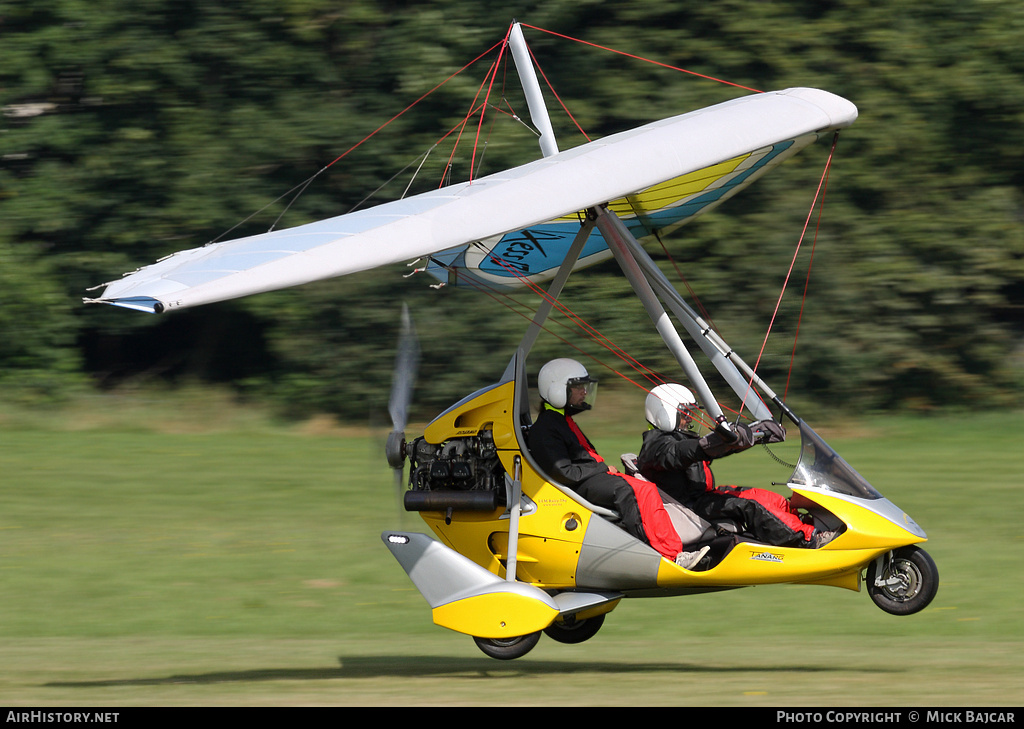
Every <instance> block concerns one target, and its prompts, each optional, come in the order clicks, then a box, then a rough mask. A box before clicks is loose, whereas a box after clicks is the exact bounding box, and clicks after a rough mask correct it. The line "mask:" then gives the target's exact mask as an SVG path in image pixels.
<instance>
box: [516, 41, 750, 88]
mask: <svg viewBox="0 0 1024 729" xmlns="http://www.w3.org/2000/svg"><path fill="white" fill-rule="evenodd" d="M520 25H522V26H523V27H524V28H533V29H534V30H539V31H540V32H542V33H548V34H550V35H553V36H557V37H558V38H565V39H566V40H571V41H575V42H576V43H581V44H583V45H585V46H590V47H592V48H599V49H601V50H602V51H609V52H611V53H618V54H619V55H620V56H626V57H627V58H633V59H636V60H638V61H643V62H644V63H652V64H654V65H655V66H661V67H662V68H667V69H670V70H672V71H679V72H680V73H688V74H690V75H691V76H697V77H699V78H703V79H707V80H708V81H715V82H717V83H720V84H726V85H728V86H735V87H736V88H740V89H744V90H746V91H753V92H754V93H758V94H761V93H764V92H763V91H761V90H759V89H752V88H750V87H749V86H743V85H742V84H737V83H733V82H732V81H725V80H723V79H720V78H715V77H714V76H707V75H705V74H702V73H697V72H696V71H689V70H687V69H685V68H679V67H678V66H670V65H669V64H667V63H662V62H661V61H655V60H652V59H650V58H644V57H643V56H636V55H634V54H632V53H626V52H625V51H619V50H616V49H615V48H609V47H607V46H602V45H598V44H597V43H591V42H589V41H585V40H581V39H580V38H573V37H572V36H570V35H563V34H562V33H556V32H555V31H553V30H546V29H545V28H538V27H537V26H536V25H527V24H526V23H520Z"/></svg>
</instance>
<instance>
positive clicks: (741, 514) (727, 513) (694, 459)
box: [637, 384, 836, 548]
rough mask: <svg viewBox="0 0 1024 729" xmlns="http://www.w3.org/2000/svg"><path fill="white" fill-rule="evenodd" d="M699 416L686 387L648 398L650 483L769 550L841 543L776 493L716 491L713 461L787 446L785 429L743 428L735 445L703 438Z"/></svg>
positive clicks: (764, 424)
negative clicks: (762, 446)
mask: <svg viewBox="0 0 1024 729" xmlns="http://www.w3.org/2000/svg"><path fill="white" fill-rule="evenodd" d="M697 410H698V408H697V403H696V400H695V399H694V397H693V393H691V392H690V391H689V390H688V389H687V388H685V387H683V386H682V385H676V384H667V385H659V386H658V387H655V388H654V389H653V390H651V392H650V394H648V395H647V400H646V403H645V407H644V414H645V415H646V417H647V422H648V424H649V428H648V430H647V432H646V433H644V444H643V447H642V448H641V449H640V453H639V455H638V456H637V467H638V468H639V470H640V473H641V475H643V477H644V478H646V479H649V480H651V481H653V482H654V483H656V484H657V485H658V487H659V488H660V489H661V490H662V491H664V492H665V493H667V494H669V495H670V496H672V497H674V498H676V499H677V500H679V501H680V502H681V503H682V504H683V505H684V506H686V507H688V508H690V509H692V510H693V511H694V512H696V513H697V514H699V515H700V516H702V517H703V518H705V519H707V520H708V521H710V522H715V521H722V520H731V521H734V522H736V523H738V524H741V525H743V526H744V527H745V531H746V532H747V533H748V534H750V535H751V536H753V537H754V538H755V539H757V540H758V541H761V542H765V543H766V544H771V545H774V546H780V547H781V546H803V547H812V548H817V547H820V546H822V545H824V544H826V543H828V542H829V541H831V540H832V539H833V538H835V536H836V532H832V531H816V530H815V528H814V527H813V526H812V525H810V524H805V523H804V522H803V521H802V520H801V519H800V517H799V516H797V513H796V510H795V509H794V508H793V507H792V505H791V504H790V502H789V500H788V499H786V498H785V497H783V496H782V495H780V494H777V493H775V492H774V491H769V490H767V489H758V488H740V487H738V486H716V485H715V477H714V474H713V473H712V472H711V466H710V463H711V461H713V460H715V459H717V458H724V457H725V456H728V455H732V454H733V453H739V452H740V451H744V450H746V449H748V448H751V447H752V446H754V445H755V444H759V443H777V442H780V441H782V440H783V439H784V438H785V435H786V432H785V430H783V428H782V426H781V425H779V424H778V423H776V422H774V421H772V420H763V421H759V422H757V423H754V424H753V426H747V425H744V424H737V425H736V426H735V428H736V431H737V432H736V436H737V438H736V440H735V441H732V442H730V441H729V440H728V439H727V438H725V437H723V436H722V435H720V434H718V433H715V432H711V433H709V434H708V435H705V436H703V437H701V436H699V435H698V434H697V433H695V432H693V430H692V429H691V426H692V423H693V415H694V412H696V411H697Z"/></svg>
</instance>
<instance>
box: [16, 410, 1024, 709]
mask: <svg viewBox="0 0 1024 729" xmlns="http://www.w3.org/2000/svg"><path fill="white" fill-rule="evenodd" d="M107 404H109V403H107ZM190 407H191V408H194V409H193V410H188V409H186V410H182V408H181V406H180V403H179V405H178V406H174V405H173V403H171V402H170V401H163V400H161V401H160V402H159V403H157V404H156V405H153V404H151V405H150V406H148V407H143V408H141V409H140V410H139V411H135V410H133V408H132V407H129V408H128V410H129V411H131V412H130V413H129V414H122V416H120V417H114V416H111V415H106V416H103V417H100V416H99V415H96V414H95V413H94V414H93V416H92V417H89V416H88V413H86V412H82V411H79V412H77V413H72V414H66V415H63V416H59V417H58V416H53V415H51V416H49V417H34V416H33V417H30V416H27V415H25V414H12V413H9V412H5V413H0V442H2V444H3V445H2V448H0V473H2V474H3V477H2V478H3V481H2V484H3V485H2V492H3V509H2V511H0V585H2V587H0V645H2V646H3V658H4V660H3V661H2V664H0V665H2V667H0V704H3V705H8V706H41V705H52V706H57V705H64V706H137V705H141V706H150V705H267V706H269V705H321V704H332V705H345V704H349V705H351V704H373V705H396V704H416V705H445V704H484V705H492V704H493V705H497V704H501V705H504V704H506V703H507V702H508V701H509V700H510V697H514V699H515V701H517V702H521V703H523V704H582V705H608V704H630V705H664V704H667V705H685V704H696V705H722V706H725V705H738V706H766V705H767V706H791V707H792V706H797V707H799V706H812V705H813V706H822V705H832V706H855V705H859V706H863V705H873V706H894V705H901V706H905V705H917V706H928V705H1004V706H1012V705H1020V703H1021V702H1022V700H1024V689H1022V686H1024V659H1022V658H1021V655H1022V649H1024V620H1022V618H1024V611H1022V608H1021V605H1020V603H1021V597H1022V587H1021V579H1020V577H1021V569H1020V565H1021V564H1022V563H1024V561H1022V557H1024V526H1022V524H1024V520H1022V517H1024V507H1022V504H1021V498H1020V493H1019V488H1020V480H1021V474H1022V473H1024V456H1022V455H1021V454H1020V453H1019V451H1018V444H1019V442H1020V436H1019V433H1020V432H1021V427H1022V426H1024V414H1009V415H1007V414H1001V415H998V416H989V417H984V418H982V417H975V418H957V419H954V420H940V419H914V418H888V419H885V420H884V421H881V422H882V423H884V425H883V426H882V427H880V428H879V429H878V430H877V431H872V430H871V429H870V428H869V427H867V426H868V425H870V424H869V423H861V424H858V427H857V428H856V429H852V428H851V429H846V430H845V432H844V431H843V430H835V431H834V433H833V432H829V431H828V430H827V429H824V428H823V429H822V433H823V434H824V435H825V436H826V438H827V439H828V440H829V442H830V443H831V444H832V445H833V446H835V447H836V448H837V449H838V450H839V451H840V453H842V454H843V456H844V457H845V458H846V459H847V460H848V461H849V462H850V463H851V464H853V465H854V466H855V467H856V468H858V470H860V471H861V472H862V473H863V474H864V475H865V476H867V477H868V478H869V479H870V480H871V481H872V482H873V483H874V484H875V485H876V486H877V487H878V488H879V489H880V490H881V491H882V492H883V493H884V494H885V495H886V496H887V497H888V498H890V499H891V500H892V501H894V502H895V503H897V504H898V505H900V506H901V507H902V508H904V509H905V510H906V511H907V512H908V513H910V514H911V515H912V516H913V517H914V519H915V520H916V521H918V523H920V524H921V525H922V526H923V527H924V528H925V530H926V531H927V532H928V536H929V542H928V544H927V545H926V548H927V549H928V551H929V552H930V553H931V554H932V556H933V558H934V559H935V561H936V563H937V564H938V567H939V571H940V574H941V577H942V583H941V586H940V589H939V594H938V596H937V597H936V599H935V601H934V603H933V604H932V605H931V606H930V607H929V608H928V609H927V610H925V611H924V612H922V613H920V614H918V615H916V616H911V617H903V618H900V617H894V616H890V615H887V614H885V613H883V612H882V611H881V610H879V609H878V608H876V607H875V606H874V605H873V604H872V603H871V601H870V599H869V598H868V596H867V595H866V594H865V593H854V592H851V591H847V590H841V589H837V588H821V587H806V586H772V587H761V588H751V589H746V590H737V591H732V592H727V593H717V594H710V595H700V596H694V597H683V598H670V599H654V600H627V601H624V602H623V604H622V605H620V606H619V608H618V609H616V610H615V612H613V613H612V614H611V615H610V616H609V619H608V621H607V622H606V624H605V627H604V628H603V629H602V631H601V633H600V634H599V635H598V636H597V637H595V638H594V639H592V640H591V641H589V642H587V643H584V644H582V645H580V646H565V645H561V644H557V643H555V642H553V641H550V640H547V639H543V640H542V641H541V643H540V645H539V646H538V647H537V648H536V649H535V650H534V651H533V652H532V653H530V654H529V655H528V656H527V657H525V658H523V659H520V660H518V661H513V662H508V663H505V662H498V661H494V660H492V659H489V658H486V657H485V656H484V655H483V654H482V653H480V652H479V651H478V649H477V648H476V647H475V646H474V645H473V642H472V640H471V639H469V638H467V637H466V636H462V635H459V634H456V633H452V632H450V631H447V630H444V629H442V628H438V627H436V626H434V625H432V623H431V621H430V614H429V610H428V609H427V606H426V604H425V602H424V601H423V599H422V598H421V597H420V596H419V594H418V593H417V592H416V591H415V589H414V588H413V587H412V585H411V583H410V582H409V581H408V578H407V577H406V575H405V573H404V572H403V571H402V569H401V568H400V567H399V566H398V564H397V563H396V562H395V561H394V560H393V558H392V557H391V555H390V553H388V551H387V550H386V549H385V548H384V546H383V545H382V544H381V542H380V537H379V535H380V532H381V531H383V530H385V529H388V528H392V527H395V526H404V527H405V528H410V529H415V530H424V531H425V528H424V527H423V526H422V523H421V522H419V520H418V519H417V518H416V517H415V516H414V515H411V514H399V513H398V510H397V507H396V503H395V500H394V498H393V487H392V481H391V474H390V472H389V471H388V469H387V467H386V465H385V464H384V461H383V458H382V456H380V455H378V454H379V453H380V452H381V448H382V443H383V440H382V436H383V434H371V435H368V434H366V433H359V432H355V431H346V430H341V429H322V430H321V429H317V428H309V427H304V428H299V427H293V428H289V427H285V426H280V425H275V424H274V423H273V422H272V421H271V420H270V419H269V418H265V417H263V416H261V415H260V414H258V413H253V412H249V411H239V410H237V409H233V408H231V407H229V406H228V405H227V404H226V403H224V402H222V401H218V400H217V399H216V398H214V399H213V400H211V401H198V402H193V403H192V404H191V405H190ZM100 410H101V411H102V410H103V408H100ZM145 413H148V414H149V415H150V416H151V417H139V416H140V414H145ZM613 415H614V414H613V413H610V412H609V413H607V419H605V420H602V419H601V418H598V417H596V416H597V413H594V414H593V416H594V419H593V420H592V421H591V422H590V423H589V425H590V426H591V428H589V429H588V430H592V431H593V432H592V433H591V434H592V436H593V437H594V439H595V441H597V444H598V446H599V448H600V449H601V450H602V452H604V453H605V454H606V455H612V454H614V455H617V453H618V452H622V451H624V450H636V448H637V447H638V439H639V429H638V432H637V433H635V434H634V433H621V432H618V430H617V429H618V428H619V427H620V426H619V425H615V424H614V418H613ZM247 416H248V417H247ZM584 417H591V416H589V415H588V416H584ZM630 422H632V419H630ZM581 423H583V419H582V418H581ZM587 425H588V424H586V423H584V427H585V428H587ZM186 426H187V427H186ZM785 447H789V446H788V444H787V445H786V446H784V447H780V449H779V450H780V455H785V454H784V453H783V452H782V451H783V450H784V448H785ZM766 464H767V465H770V464H771V461H770V460H769V459H767V457H765V456H764V455H763V454H759V453H758V451H752V452H750V453H748V454H743V455H742V456H738V457H734V458H733V459H730V461H727V462H723V463H722V467H721V468H720V469H719V476H720V478H721V479H722V480H733V481H735V482H737V483H742V484H745V485H766V484H765V482H764V481H765V478H766V477H765V476H764V473H763V472H761V471H759V469H760V468H762V467H764V466H765V465H766ZM727 465H728V468H726V466H727ZM780 472H781V478H784V477H785V475H786V473H785V471H784V470H781V471H780V470H779V469H775V470H773V471H770V473H771V474H772V475H771V476H770V477H769V478H777V477H779V476H778V474H779V473H780ZM686 687H690V688H689V689H687V688H686Z"/></svg>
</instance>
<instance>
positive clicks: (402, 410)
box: [388, 304, 420, 431]
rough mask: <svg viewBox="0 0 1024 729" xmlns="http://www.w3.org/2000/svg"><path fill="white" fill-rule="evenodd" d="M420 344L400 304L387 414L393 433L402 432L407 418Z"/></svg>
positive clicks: (406, 313) (406, 308)
mask: <svg viewBox="0 0 1024 729" xmlns="http://www.w3.org/2000/svg"><path fill="white" fill-rule="evenodd" d="M419 359H420V343H419V339H418V338H417V336H416V329H415V327H414V326H413V323H412V316H411V315H410V314H409V307H408V305H406V304H402V329H401V334H400V335H399V339H398V353H397V354H396V355H395V370H394V375H393V379H392V381H391V399H390V400H389V402H388V412H389V413H390V414H391V423H392V427H393V428H394V430H395V431H404V430H405V425H406V421H407V419H408V417H409V403H410V402H411V400H412V391H413V388H414V387H415V386H416V371H417V369H418V367H419Z"/></svg>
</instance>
